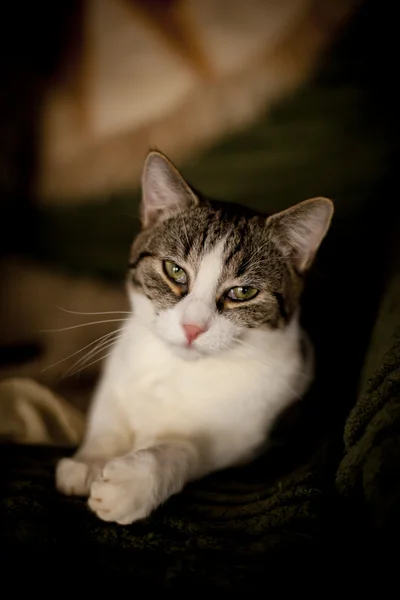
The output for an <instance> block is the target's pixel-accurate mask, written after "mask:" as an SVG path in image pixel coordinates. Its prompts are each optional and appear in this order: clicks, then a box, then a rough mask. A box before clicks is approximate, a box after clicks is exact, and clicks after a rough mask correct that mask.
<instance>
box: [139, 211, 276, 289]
mask: <svg viewBox="0 0 400 600" xmlns="http://www.w3.org/2000/svg"><path fill="white" fill-rule="evenodd" d="M216 247H219V249H220V251H219V252H218V260H219V261H221V263H222V265H221V270H220V273H221V279H226V278H238V279H249V280H250V279H251V280H252V281H253V282H255V283H256V282H261V281H265V279H266V275H268V278H269V279H270V278H271V277H273V278H274V280H276V281H277V282H278V281H280V280H281V279H282V277H283V276H284V272H285V268H286V267H285V264H284V263H283V260H282V256H281V255H280V253H279V251H278V250H277V248H276V246H275V245H274V244H273V243H272V242H271V240H270V239H269V235H268V228H267V226H266V222H265V216H262V215H259V214H257V213H253V212H250V211H247V209H242V208H241V207H238V209H237V210H236V207H235V206H234V207H233V208H232V205H227V206H225V205H222V206H221V204H219V205H217V206H215V205H208V206H199V207H196V208H193V209H191V210H188V211H182V212H179V213H176V214H175V215H174V216H173V217H172V218H169V219H168V220H167V221H165V222H163V223H162V224H160V226H159V227H158V228H157V230H155V231H154V235H153V236H152V237H151V240H150V250H151V251H152V252H154V253H155V254H157V255H158V256H160V257H163V258H170V259H173V260H175V261H176V262H178V263H181V264H182V265H190V267H191V268H192V269H193V271H195V272H198V270H199V269H200V266H201V265H202V263H203V261H204V259H205V257H206V256H208V255H209V254H210V253H213V251H214V250H215V248H216ZM267 272H268V273H267Z"/></svg>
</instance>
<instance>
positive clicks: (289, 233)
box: [129, 153, 332, 359]
mask: <svg viewBox="0 0 400 600" xmlns="http://www.w3.org/2000/svg"><path fill="white" fill-rule="evenodd" d="M331 215H332V204H331V203H330V201H328V200H325V199H316V200H312V201H308V202H306V203H302V204H300V205H297V207H294V208H293V209H289V210H288V211H284V212H283V213H279V214H278V215H274V216H272V217H269V218H268V219H266V217H265V216H262V215H259V214H256V213H254V212H252V211H248V210H246V209H243V208H242V207H239V206H233V205H228V204H223V203H216V202H210V201H203V200H200V199H199V198H198V197H197V196H196V195H195V194H194V193H193V192H192V191H191V190H190V188H189V187H188V185H187V184H186V183H185V181H184V180H183V179H182V178H181V176H180V175H179V173H178V172H177V171H176V170H175V169H174V167H173V166H172V165H171V163H169V161H168V160H167V159H166V158H165V157H163V156H162V155H161V154H159V153H151V154H150V155H149V157H148V159H147V162H146V166H145V170H144V175H143V203H142V220H143V223H144V228H143V231H142V232H141V234H139V236H138V238H137V239H136V240H135V242H134V244H133V246H132V251H131V262H130V277H129V289H130V293H131V297H132V301H133V308H134V311H135V314H136V316H137V318H138V319H140V320H141V321H142V323H143V324H144V325H145V326H147V327H149V328H151V329H152V330H153V331H154V332H155V333H156V334H157V335H158V336H159V337H160V338H161V339H163V340H164V341H165V342H166V343H167V344H168V345H169V346H170V347H171V349H173V351H175V352H176V353H178V354H179V355H180V356H182V357H184V358H188V359H193V358H199V357H201V356H205V355H210V354H215V353H221V352H224V351H227V350H229V349H231V348H233V347H234V346H235V345H236V344H240V343H242V342H243V338H244V337H245V333H246V331H249V330H250V329H255V328H256V329H276V328H282V327H285V326H286V325H287V323H288V322H289V321H290V319H291V317H292V315H293V314H294V313H295V312H296V308H297V306H298V302H299V297H300V293H301V290H302V282H303V275H304V273H305V271H306V270H307V269H308V267H309V266H310V264H311V262H312V260H313V258H314V255H315V252H316V250H317V248H318V246H319V243H320V242H321V240H322V238H323V236H324V234H325V233H326V230H327V228H328V226H329V221H330V218H331Z"/></svg>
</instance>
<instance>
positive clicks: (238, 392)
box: [57, 153, 332, 524]
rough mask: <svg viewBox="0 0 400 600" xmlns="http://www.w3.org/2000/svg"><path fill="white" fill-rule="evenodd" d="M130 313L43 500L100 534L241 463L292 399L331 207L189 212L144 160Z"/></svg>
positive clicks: (306, 351) (161, 165) (170, 176)
mask: <svg viewBox="0 0 400 600" xmlns="http://www.w3.org/2000/svg"><path fill="white" fill-rule="evenodd" d="M143 194H144V197H143V213H142V220H143V225H144V228H143V231H142V232H141V234H140V235H139V236H138V238H137V240H136V241H135V242H134V244H133V247H132V252H131V262H130V276H129V281H128V291H129V296H130V299H131V304H132V315H130V316H129V317H128V319H127V321H126V323H125V324H124V327H123V328H122V333H121V336H120V338H119V340H118V342H117V344H116V346H115V348H114V350H113V351H112V353H111V356H110V358H109V360H108V362H107V364H106V366H105V370H104V373H103V377H102V380H101V382H100V385H99V388H98V390H97V392H96V395H95V398H94V402H93V405H92V408H91V412H90V415H89V420H88V425H87V431H86V436H85V440H84V443H83V445H82V446H81V448H80V449H79V451H78V452H77V454H76V455H75V457H74V459H64V460H62V461H61V462H60V463H59V465H58V469H57V486H58V488H59V489H60V490H61V491H63V492H64V493H67V494H74V493H75V494H79V495H80V494H82V495H89V496H90V498H89V506H90V507H91V508H92V510H94V512H96V514H97V515H98V516H99V517H100V518H102V519H104V520H106V521H116V522H118V523H122V524H125V523H131V522H133V521H135V520H137V519H140V518H144V517H146V516H147V515H148V514H149V513H150V512H151V511H152V510H153V509H155V508H156V507H157V506H158V505H159V504H160V503H162V502H163V501H165V500H166V499H167V498H168V497H169V496H171V495H172V494H175V493H177V492H179V491H180V490H181V489H182V488H183V487H184V485H185V484H186V483H187V482H188V481H190V480H193V479H196V478H199V477H202V476H204V475H205V474H207V473H211V472H213V471H216V470H219V469H222V468H225V467H229V466H234V465H238V464H241V463H243V462H246V461H249V460H251V459H252V458H253V457H254V456H255V455H256V454H257V453H258V452H259V450H260V449H261V448H262V446H263V444H264V443H265V440H266V438H267V435H268V432H269V430H270V428H271V426H272V425H273V423H274V421H275V419H276V418H277V416H278V415H279V414H280V413H281V411H282V410H283V409H285V408H286V407H287V406H288V405H290V404H291V403H292V402H294V401H295V400H297V399H298V398H300V397H301V396H302V395H303V394H304V392H305V391H306V389H307V387H308V385H309V383H310V381H311V378H312V351H311V349H310V348H309V344H308V343H307V342H306V338H305V334H304V332H303V331H302V329H301V327H300V324H299V308H298V304H299V299H300V295H301V290H302V280H303V274H304V272H305V270H306V269H307V268H308V266H309V264H310V263H311V262H312V259H313V257H314V255H315V252H316V249H317V247H318V246H319V243H320V241H321V239H322V238H323V236H324V234H325V233H326V230H327V228H328V225H329V221H330V218H331V215H332V205H331V203H330V202H329V201H327V200H324V199H317V200H314V201H309V202H306V203H302V204H300V205H298V206H297V207H294V209H289V210H288V211H285V212H284V213H280V214H279V215H276V216H273V217H270V218H269V219H267V221H266V220H265V217H262V216H261V215H257V214H252V213H249V212H247V213H246V212H243V211H242V210H241V209H240V207H236V208H235V207H231V206H228V205H226V206H225V207H224V206H222V207H221V205H218V204H216V203H212V202H211V203H210V202H208V201H202V200H200V199H199V198H198V197H197V196H196V195H195V194H194V193H193V192H192V191H191V190H190V188H189V187H188V186H187V185H186V183H185V182H184V181H183V180H182V179H181V178H180V176H179V174H178V173H177V172H176V171H175V170H174V168H173V167H172V165H171V164H170V163H168V162H167V161H166V159H165V158H164V157H162V155H160V154H158V153H152V154H150V157H149V159H148V161H147V163H146V167H145V172H144V177H143Z"/></svg>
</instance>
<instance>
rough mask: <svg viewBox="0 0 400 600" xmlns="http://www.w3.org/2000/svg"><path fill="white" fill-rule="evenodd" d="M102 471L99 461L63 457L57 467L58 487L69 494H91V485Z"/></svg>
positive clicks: (60, 490) (63, 492)
mask: <svg viewBox="0 0 400 600" xmlns="http://www.w3.org/2000/svg"><path fill="white" fill-rule="evenodd" d="M100 472H101V465H100V464H98V463H86V462H82V461H78V460H75V459H74V458H62V459H61V460H60V461H59V462H58V464H57V467H56V488H57V490H58V491H59V492H61V493H62V494H66V495H67V496H89V492H90V486H91V484H92V482H93V480H94V479H95V478H96V477H97V476H98V475H99V473H100Z"/></svg>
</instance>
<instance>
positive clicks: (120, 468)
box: [88, 452, 158, 525]
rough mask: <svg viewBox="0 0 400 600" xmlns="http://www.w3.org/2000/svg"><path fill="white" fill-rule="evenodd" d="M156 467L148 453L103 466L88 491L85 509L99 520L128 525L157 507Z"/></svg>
mask: <svg viewBox="0 0 400 600" xmlns="http://www.w3.org/2000/svg"><path fill="white" fill-rule="evenodd" d="M157 487H158V486H157V464H156V462H155V460H154V457H153V456H152V455H151V454H150V453H148V452H138V453H136V454H133V455H127V456H122V457H120V458H116V459H114V460H111V461H110V462H108V463H107V464H106V466H105V467H104V469H103V472H102V474H101V475H100V476H99V477H97V478H96V480H95V481H94V482H93V483H92V485H91V488H90V497H89V502H88V504H89V507H90V508H91V510H92V511H93V512H94V513H96V515H97V516H98V517H99V518H100V519H102V520H103V521H112V522H116V523H119V524H120V525H129V524H130V523H133V522H134V521H138V520H139V519H144V518H146V517H147V516H148V515H149V514H150V513H151V512H152V510H153V509H154V508H155V507H156V506H157V504H158V502H157Z"/></svg>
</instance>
